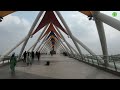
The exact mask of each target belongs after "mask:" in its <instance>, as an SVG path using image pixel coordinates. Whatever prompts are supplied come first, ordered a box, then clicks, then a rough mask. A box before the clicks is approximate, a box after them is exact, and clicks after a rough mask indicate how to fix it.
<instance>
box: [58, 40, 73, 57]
mask: <svg viewBox="0 0 120 90" xmlns="http://www.w3.org/2000/svg"><path fill="white" fill-rule="evenodd" d="M59 40H60V43H61V45H63V47H64V48H65V49H66V51H67V52H68V53H69V54H70V55H71V54H72V52H71V50H70V49H69V47H68V48H67V47H66V46H65V45H64V44H63V42H62V41H61V39H59ZM69 50H70V51H69ZM70 55H69V56H70Z"/></svg>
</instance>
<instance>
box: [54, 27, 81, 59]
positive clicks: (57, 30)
mask: <svg viewBox="0 0 120 90" xmlns="http://www.w3.org/2000/svg"><path fill="white" fill-rule="evenodd" d="M55 28H56V29H57V31H58V32H59V34H60V35H61V37H62V39H63V40H64V41H65V43H66V44H67V46H68V47H69V49H70V51H71V53H72V55H74V53H73V51H72V48H71V46H70V44H69V43H68V42H67V41H66V39H65V38H64V36H63V35H62V33H61V32H60V30H59V28H57V27H55ZM61 42H62V41H61ZM78 55H79V54H78ZM73 57H74V56H73Z"/></svg>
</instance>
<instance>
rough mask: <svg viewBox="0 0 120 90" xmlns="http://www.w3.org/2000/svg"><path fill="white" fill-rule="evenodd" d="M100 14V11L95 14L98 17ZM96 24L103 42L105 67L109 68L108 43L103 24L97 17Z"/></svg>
mask: <svg viewBox="0 0 120 90" xmlns="http://www.w3.org/2000/svg"><path fill="white" fill-rule="evenodd" d="M98 14H100V12H99V11H97V12H95V15H98ZM97 17H99V16H97ZM108 19H109V18H108ZM95 23H96V27H97V30H98V34H99V38H100V42H101V47H102V52H103V55H104V61H105V65H106V66H107V65H108V50H107V43H106V37H105V32H104V27H103V23H102V22H101V21H100V20H98V19H97V18H96V17H95ZM119 26H120V25H119Z"/></svg>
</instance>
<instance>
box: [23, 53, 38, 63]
mask: <svg viewBox="0 0 120 90" xmlns="http://www.w3.org/2000/svg"><path fill="white" fill-rule="evenodd" d="M36 56H37V58H38V61H39V59H40V52H36ZM23 57H24V59H23V62H26V63H27V65H32V62H33V61H34V57H35V53H34V52H33V51H32V52H26V51H25V52H24V53H23Z"/></svg>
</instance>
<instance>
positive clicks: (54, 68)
mask: <svg viewBox="0 0 120 90" xmlns="http://www.w3.org/2000/svg"><path fill="white" fill-rule="evenodd" d="M46 61H50V65H49V66H46V65H45V64H46ZM0 79H120V76H117V75H114V74H111V73H109V72H106V71H104V70H102V69H100V68H96V67H93V66H91V65H89V64H87V63H83V62H80V61H78V60H75V59H73V58H69V57H66V56H63V55H53V56H51V55H42V56H41V58H40V61H38V60H37V58H35V60H34V62H33V64H32V65H30V66H27V65H26V64H25V63H24V62H22V61H20V62H18V63H17V65H16V72H15V75H14V76H12V75H11V73H10V68H9V64H6V65H4V66H1V67H0Z"/></svg>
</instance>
